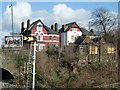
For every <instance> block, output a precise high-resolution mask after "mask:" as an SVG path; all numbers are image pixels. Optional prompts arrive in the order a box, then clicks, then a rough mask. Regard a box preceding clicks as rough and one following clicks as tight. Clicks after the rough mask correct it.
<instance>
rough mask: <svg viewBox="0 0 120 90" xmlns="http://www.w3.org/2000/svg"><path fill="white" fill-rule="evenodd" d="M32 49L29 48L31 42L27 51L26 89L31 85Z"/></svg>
mask: <svg viewBox="0 0 120 90" xmlns="http://www.w3.org/2000/svg"><path fill="white" fill-rule="evenodd" d="M32 65H33V64H32V50H31V44H30V52H29V61H28V63H27V85H26V89H27V90H28V89H30V88H31V85H30V82H31V76H32Z"/></svg>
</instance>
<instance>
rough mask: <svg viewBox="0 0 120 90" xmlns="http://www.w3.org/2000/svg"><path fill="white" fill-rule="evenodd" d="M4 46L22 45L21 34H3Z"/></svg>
mask: <svg viewBox="0 0 120 90" xmlns="http://www.w3.org/2000/svg"><path fill="white" fill-rule="evenodd" d="M4 42H5V47H22V46H23V36H22V35H14V36H12V35H8V36H4Z"/></svg>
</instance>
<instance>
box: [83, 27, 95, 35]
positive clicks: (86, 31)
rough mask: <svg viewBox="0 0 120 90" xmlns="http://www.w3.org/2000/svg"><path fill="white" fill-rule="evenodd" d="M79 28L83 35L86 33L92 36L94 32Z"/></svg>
mask: <svg viewBox="0 0 120 90" xmlns="http://www.w3.org/2000/svg"><path fill="white" fill-rule="evenodd" d="M81 30H82V31H83V32H82V33H83V35H87V36H94V35H95V34H94V33H92V32H89V31H88V30H86V29H85V28H81Z"/></svg>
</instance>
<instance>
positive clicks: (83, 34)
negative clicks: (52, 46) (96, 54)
mask: <svg viewBox="0 0 120 90" xmlns="http://www.w3.org/2000/svg"><path fill="white" fill-rule="evenodd" d="M59 33H60V46H61V47H62V46H66V45H71V44H80V43H81V42H83V43H89V42H90V43H91V42H93V41H92V40H91V39H94V38H95V34H94V31H93V29H91V30H90V32H89V31H88V30H86V29H85V28H81V27H79V26H78V25H77V23H76V22H72V23H68V24H65V25H62V28H61V29H60V30H59ZM84 39H85V40H84Z"/></svg>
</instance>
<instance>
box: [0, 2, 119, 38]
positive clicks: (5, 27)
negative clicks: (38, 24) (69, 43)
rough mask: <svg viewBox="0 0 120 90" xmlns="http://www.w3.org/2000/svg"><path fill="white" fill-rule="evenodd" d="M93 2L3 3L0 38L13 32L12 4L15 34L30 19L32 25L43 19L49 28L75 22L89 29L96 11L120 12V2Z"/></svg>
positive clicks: (0, 17)
mask: <svg viewBox="0 0 120 90" xmlns="http://www.w3.org/2000/svg"><path fill="white" fill-rule="evenodd" d="M12 1H14V0H12ZM53 1H54V0H53ZM86 1H88V0H86ZM91 1H93V2H49V3H48V2H23V1H22V0H18V2H10V1H9V2H4V1H3V2H2V8H1V10H0V12H1V13H2V14H1V15H0V33H1V32H2V33H1V35H0V38H1V36H2V35H4V34H7V33H10V32H11V31H12V30H11V9H10V8H9V5H10V4H13V14H14V32H17V33H20V25H21V22H22V21H24V22H25V27H26V22H27V19H30V20H31V23H32V22H33V21H35V20H38V19H41V20H42V21H43V23H44V24H46V25H47V26H49V27H50V25H51V24H54V23H55V22H57V23H58V25H59V28H60V27H61V25H62V24H67V23H70V22H73V21H75V22H77V23H78V24H79V25H81V26H83V27H85V28H88V22H89V20H90V19H91V15H92V12H93V11H94V9H96V8H101V7H102V8H105V9H108V10H110V11H111V12H114V13H117V11H118V3H117V1H118V0H104V1H111V2H96V1H98V0H91ZM94 1H95V2H94ZM100 1H101V0H100ZM113 1H115V2H113ZM0 5H1V3H0ZM1 30H2V31H1ZM3 33H4V34H3Z"/></svg>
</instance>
